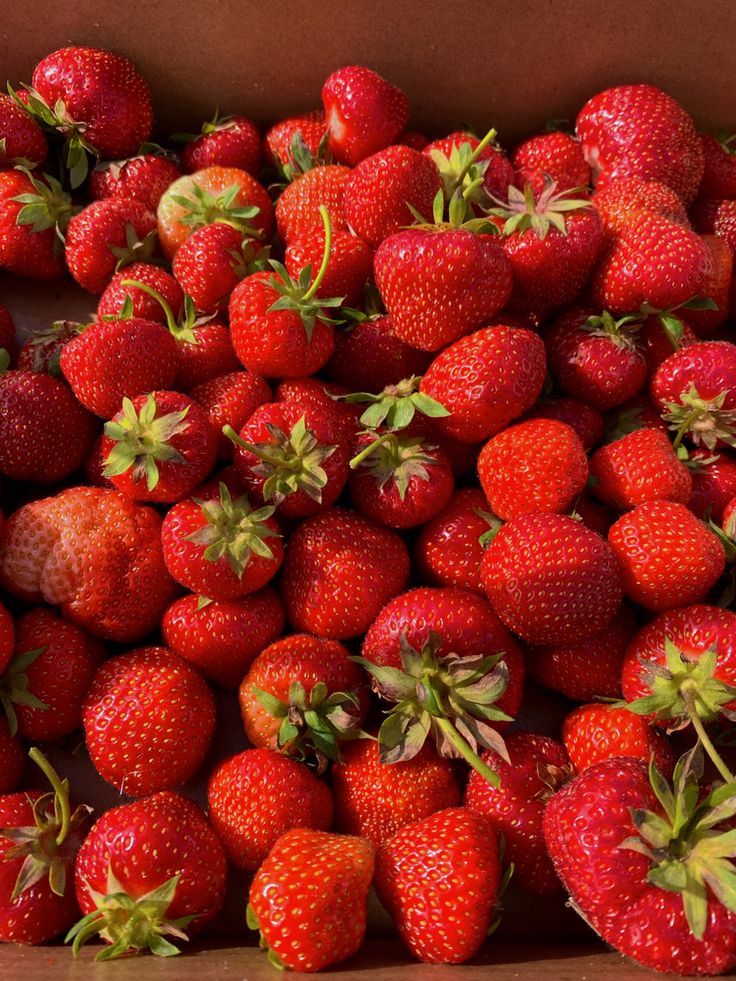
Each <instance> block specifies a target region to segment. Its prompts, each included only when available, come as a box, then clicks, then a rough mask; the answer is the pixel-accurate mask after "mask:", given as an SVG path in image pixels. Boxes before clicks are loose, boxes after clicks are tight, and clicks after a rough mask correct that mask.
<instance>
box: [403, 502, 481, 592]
mask: <svg viewBox="0 0 736 981" xmlns="http://www.w3.org/2000/svg"><path fill="white" fill-rule="evenodd" d="M479 511H484V512H486V513H487V512H488V502H487V501H486V497H485V494H484V493H483V491H481V490H479V489H478V488H476V487H464V488H462V489H461V490H457V491H455V493H454V494H453V495H452V497H451V498H450V500H449V502H448V503H447V506H446V507H445V508H444V509H443V510H442V511H441V512H440V513H439V514H438V515H437V516H436V517H434V518H432V519H431V520H430V521H428V522H427V523H426V524H425V525H424V527H423V528H422V529H421V530H420V532H419V537H418V538H417V540H416V543H415V545H414V556H413V557H414V572H415V574H416V576H417V578H418V579H419V581H420V582H424V583H427V584H428V585H430V586H459V587H460V588H461V589H468V590H472V591H473V592H475V593H482V592H483V586H482V584H481V581H480V563H481V559H482V558H483V546H482V545H481V544H480V541H479V539H480V536H481V535H484V534H485V533H486V532H487V531H488V530H489V527H490V526H489V524H488V522H487V521H486V520H485V519H484V518H482V517H481V516H480V515H479V514H478V512H479Z"/></svg>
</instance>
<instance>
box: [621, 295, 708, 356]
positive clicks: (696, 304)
mask: <svg viewBox="0 0 736 981" xmlns="http://www.w3.org/2000/svg"><path fill="white" fill-rule="evenodd" d="M717 309H718V304H717V303H716V302H715V301H714V300H712V299H711V298H710V297H709V296H694V297H692V298H691V299H689V300H686V301H685V302H684V303H678V304H677V306H674V307H667V309H665V310H660V309H659V308H657V307H653V306H652V305H651V304H650V303H642V305H641V307H640V312H641V315H642V317H644V318H646V317H656V318H657V319H658V320H659V322H660V324H661V325H662V329H663V330H664V332H665V335H666V337H667V340H668V341H669V342H670V344H671V346H672V351H673V353H674V352H675V351H679V350H680V346H681V343H682V335H683V333H684V331H685V322H684V321H683V320H682V318H681V317H679V316H678V314H677V311H678V310H717Z"/></svg>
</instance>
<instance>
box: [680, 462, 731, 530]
mask: <svg viewBox="0 0 736 981" xmlns="http://www.w3.org/2000/svg"><path fill="white" fill-rule="evenodd" d="M688 463H689V469H690V473H691V475H692V481H693V490H692V494H691V495H690V500H689V501H688V502H687V506H688V507H689V508H690V510H691V511H692V512H693V514H695V515H696V516H697V517H698V518H703V520H704V521H707V520H709V519H712V520H713V521H721V519H722V518H724V517H725V508H726V505H727V504H728V502H729V501H730V500H731V499H732V498H733V496H734V495H736V458H735V457H734V456H733V455H732V454H731V453H727V452H724V451H720V452H719V453H718V454H717V455H715V457H714V456H713V455H712V454H711V453H710V452H709V451H708V450H693V452H692V453H691V454H690V460H689V461H688Z"/></svg>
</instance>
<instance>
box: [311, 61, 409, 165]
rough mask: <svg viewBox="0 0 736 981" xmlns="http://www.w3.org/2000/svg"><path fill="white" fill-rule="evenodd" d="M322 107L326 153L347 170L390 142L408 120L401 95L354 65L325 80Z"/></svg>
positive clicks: (382, 81)
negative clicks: (325, 128)
mask: <svg viewBox="0 0 736 981" xmlns="http://www.w3.org/2000/svg"><path fill="white" fill-rule="evenodd" d="M322 104H323V106H324V107H325V121H326V123H327V130H328V133H329V137H328V139H329V144H328V145H329V148H330V151H331V153H332V154H333V156H334V157H335V159H336V160H338V161H339V162H340V163H345V164H349V165H350V166H351V167H354V166H355V165H356V164H358V163H360V161H361V160H364V159H365V158H366V157H369V156H370V155H371V154H372V153H376V152H377V151H379V150H382V149H384V147H387V146H389V145H390V144H391V143H394V142H395V141H396V138H397V137H398V136H399V134H400V133H401V132H402V130H403V129H404V128H405V126H406V123H407V121H408V119H409V102H408V100H407V98H406V96H405V95H404V93H403V92H402V91H401V90H400V89H397V88H396V87H395V86H394V85H391V83H390V82H387V81H386V79H385V78H383V77H382V76H381V75H379V74H378V73H377V72H374V71H371V70H370V68H362V67H360V66H358V65H351V66H349V67H347V68H340V69H339V70H338V71H336V72H333V73H332V74H331V75H330V76H329V77H328V78H327V80H326V81H325V83H324V85H323V86H322Z"/></svg>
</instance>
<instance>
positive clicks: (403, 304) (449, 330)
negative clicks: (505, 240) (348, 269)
mask: <svg viewBox="0 0 736 981" xmlns="http://www.w3.org/2000/svg"><path fill="white" fill-rule="evenodd" d="M373 266H374V274H375V279H376V286H377V287H378V290H379V292H380V294H381V299H382V300H383V302H384V304H385V305H386V308H387V310H388V312H389V315H390V316H391V320H392V321H393V325H394V330H395V331H396V333H397V334H398V336H399V337H400V338H401V339H402V340H403V341H405V342H406V343H407V344H411V345H412V346H413V347H417V348H419V349H420V350H422V351H437V350H439V348H441V347H444V346H445V345H446V344H450V343H452V341H455V340H457V339H458V338H459V337H461V336H462V335H463V334H468V333H470V332H471V331H473V330H476V329H477V328H478V327H480V326H481V325H482V324H484V323H485V322H486V321H488V320H490V318H491V317H493V316H495V315H496V314H497V313H498V312H499V311H500V310H501V309H502V308H503V307H504V306H505V305H506V302H507V301H508V299H509V296H510V294H511V284H512V274H511V263H510V261H509V259H508V257H507V256H506V254H505V252H504V251H503V249H502V248H501V246H500V245H499V244H498V242H496V241H495V239H494V238H493V237H492V236H490V235H475V234H473V233H472V232H468V231H466V230H464V229H454V230H453V229H451V230H440V231H427V230H422V229H418V228H410V229H408V230H406V231H402V232H397V233H396V234H395V235H391V236H389V238H387V239H384V240H383V242H382V243H381V245H380V246H379V248H378V251H377V252H376V255H375V258H374V261H373Z"/></svg>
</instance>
